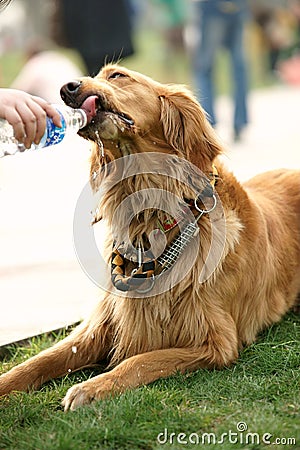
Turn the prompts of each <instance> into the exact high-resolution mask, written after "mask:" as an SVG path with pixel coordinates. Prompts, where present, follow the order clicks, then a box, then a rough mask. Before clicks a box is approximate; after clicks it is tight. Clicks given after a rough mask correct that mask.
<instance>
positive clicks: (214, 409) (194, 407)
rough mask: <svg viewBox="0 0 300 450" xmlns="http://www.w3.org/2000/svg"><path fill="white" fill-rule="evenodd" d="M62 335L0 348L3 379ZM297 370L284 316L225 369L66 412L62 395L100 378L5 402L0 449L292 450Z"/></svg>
mask: <svg viewBox="0 0 300 450" xmlns="http://www.w3.org/2000/svg"><path fill="white" fill-rule="evenodd" d="M64 334H65V332H61V333H59V334H58V335H54V334H52V335H44V336H41V337H36V338H34V339H32V340H31V341H30V342H29V344H28V345H26V346H17V345H13V346H11V347H9V348H7V349H6V350H7V352H6V356H5V360H4V361H3V362H2V364H0V372H4V371H6V370H8V369H9V368H10V367H12V366H13V365H15V364H17V363H19V362H21V361H23V360H24V359H25V358H27V357H29V356H32V355H34V354H36V353H37V352H38V351H40V350H41V349H43V348H45V347H47V346H49V345H50V344H51V342H52V341H53V340H54V339H55V340H57V339H60V338H62V337H63V335H64ZM299 366H300V319H299V317H297V316H296V315H294V314H293V313H290V314H288V315H287V316H286V317H285V318H284V319H283V320H282V321H281V322H280V323H279V324H276V325H273V326H272V327H271V328H269V329H268V330H266V331H265V332H264V333H262V334H261V336H260V337H259V339H258V340H257V342H256V343H255V344H253V345H252V346H250V347H248V348H246V349H245V350H244V351H243V352H242V353H241V355H240V358H239V360H238V362H237V363H236V364H235V365H234V366H232V367H231V368H228V369H225V370H220V371H208V370H199V371H197V372H194V373H190V374H185V375H181V374H177V375H175V376H173V377H170V378H168V379H164V380H159V381H157V382H155V383H152V384H151V385H149V386H143V387H140V388H139V389H136V390H134V391H128V392H126V393H125V394H123V395H120V396H118V397H116V398H111V399H108V400H105V401H100V402H96V403H94V404H92V405H90V406H86V407H83V408H81V409H78V410H76V411H75V412H68V413H64V412H63V410H62V407H61V404H60V402H61V399H62V397H63V396H64V394H65V393H66V391H67V389H68V388H69V387H70V386H72V385H73V384H74V383H77V382H80V381H83V380H85V379H87V378H89V377H91V376H93V375H94V374H96V373H98V371H97V372H95V371H89V370H86V371H82V372H78V373H76V374H72V375H70V376H67V377H65V378H63V379H58V380H55V381H52V382H50V383H47V384H46V385H44V386H43V387H42V388H41V389H40V390H39V391H37V392H32V393H30V394H25V393H18V394H15V395H12V396H10V397H9V398H5V399H2V400H1V403H0V449H1V450H2V449H11V450H38V449H39V450H56V449H59V450H67V449H68V450H69V449H70V450H89V449H116V450H118V449H145V450H146V449H170V448H172V449H181V448H189V449H192V448H200V449H202V448H216V449H224V450H226V449H253V450H254V449H261V448H267V447H269V445H267V443H268V442H270V443H274V445H272V446H271V448H276V449H289V448H291V449H292V448H293V449H299V448H300V429H299V423H300V403H299V387H300V367H299ZM101 370H103V368H99V371H101ZM263 441H265V443H264V442H263ZM275 443H276V445H275Z"/></svg>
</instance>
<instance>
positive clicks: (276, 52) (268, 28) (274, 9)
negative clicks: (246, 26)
mask: <svg viewBox="0 0 300 450" xmlns="http://www.w3.org/2000/svg"><path fill="white" fill-rule="evenodd" d="M251 8H252V12H253V17H254V20H255V21H256V23H257V24H258V26H259V27H260V30H261V34H262V36H263V41H264V44H265V46H266V49H267V53H268V66H267V68H268V70H269V72H270V73H271V74H276V71H277V69H278V67H277V65H278V62H279V61H280V58H281V57H282V54H283V53H284V51H285V50H287V49H289V48H290V47H291V45H292V42H293V29H294V26H293V25H294V20H293V18H292V15H291V12H290V11H289V9H288V8H286V7H285V6H284V5H283V3H282V1H280V2H279V1H277V2H271V1H269V2H266V1H265V2H262V3H261V2H260V1H258V0H256V1H253V2H252V4H251Z"/></svg>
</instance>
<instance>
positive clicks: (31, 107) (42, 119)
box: [0, 88, 62, 148]
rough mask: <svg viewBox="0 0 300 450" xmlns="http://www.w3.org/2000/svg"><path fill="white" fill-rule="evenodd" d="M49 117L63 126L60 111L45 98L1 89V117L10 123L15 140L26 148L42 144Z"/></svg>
mask: <svg viewBox="0 0 300 450" xmlns="http://www.w3.org/2000/svg"><path fill="white" fill-rule="evenodd" d="M47 116H48V117H50V118H51V119H52V120H53V122H54V124H55V125H56V126H58V127H61V126H62V124H61V120H60V115H59V113H58V111H56V109H55V108H54V107H53V106H52V105H50V104H49V103H48V102H47V101H46V100H44V99H43V98H40V97H36V96H33V95H30V94H28V93H27V92H23V91H19V90H17V89H5V88H0V117H1V118H2V119H5V120H7V121H8V122H9V123H10V125H11V126H12V127H13V129H14V135H15V138H16V139H17V140H18V141H19V142H22V143H23V144H24V145H25V147H26V148H30V147H31V144H32V143H33V142H34V143H35V144H38V143H39V142H40V140H41V138H42V137H43V135H44V132H45V129H46V117H47Z"/></svg>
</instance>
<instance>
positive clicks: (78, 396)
mask: <svg viewBox="0 0 300 450" xmlns="http://www.w3.org/2000/svg"><path fill="white" fill-rule="evenodd" d="M94 398H95V395H94V391H93V389H91V388H90V387H89V386H86V382H84V383H80V384H76V385H75V386H73V387H71V388H70V389H69V390H68V392H67V394H66V396H65V398H64V399H63V401H62V405H63V407H64V410H65V411H68V410H69V409H70V410H71V411H74V409H76V408H78V407H79V406H82V405H87V404H89V403H91V402H92V401H93V400H94Z"/></svg>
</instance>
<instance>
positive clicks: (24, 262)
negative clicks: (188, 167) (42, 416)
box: [0, 86, 300, 346]
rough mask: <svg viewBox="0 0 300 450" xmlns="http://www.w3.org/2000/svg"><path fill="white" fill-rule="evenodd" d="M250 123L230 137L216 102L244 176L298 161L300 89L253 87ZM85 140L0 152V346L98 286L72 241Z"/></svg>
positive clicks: (224, 103)
mask: <svg viewBox="0 0 300 450" xmlns="http://www.w3.org/2000/svg"><path fill="white" fill-rule="evenodd" d="M249 104H250V116H251V124H250V126H249V128H248V130H247V131H246V132H245V135H244V138H243V140H242V141H241V142H239V143H232V141H231V137H230V134H229V132H228V130H231V121H230V117H231V103H230V101H229V100H228V99H227V98H221V99H220V100H219V102H218V115H219V121H220V125H219V126H218V130H217V131H218V134H219V135H220V137H221V138H222V140H223V141H224V142H225V145H226V148H227V152H226V157H224V159H225V161H226V164H227V165H228V167H229V168H230V169H232V171H233V172H234V173H235V174H236V175H237V177H238V178H239V179H240V180H244V179H247V178H249V177H250V176H252V175H254V174H255V173H258V172H262V171H264V170H268V169H272V168H277V167H292V168H293V167H299V168H300V88H290V87H282V86H279V87H275V88H272V89H268V90H262V91H255V92H253V93H252V94H251V96H250V99H249ZM88 157H89V151H88V144H87V143H86V142H84V141H83V140H81V139H80V138H78V137H75V138H74V141H73V142H72V145H70V143H68V144H64V143H63V144H59V145H58V146H56V147H53V148H52V149H47V150H43V151H40V152H32V153H27V154H23V155H17V156H14V157H6V158H2V159H0V308H1V313H0V346H1V345H5V344H8V343H10V342H14V341H18V340H21V339H24V338H27V337H30V336H33V335H36V334H39V333H42V332H45V331H49V330H53V329H57V328H60V327H64V326H67V325H68V324H71V323H74V322H76V321H78V320H80V319H81V318H82V317H84V316H85V315H86V314H88V312H89V311H90V309H91V308H92V307H93V305H95V303H96V302H97V298H99V295H100V293H99V289H98V288H97V287H96V286H95V285H94V284H93V283H92V282H91V281H90V279H89V278H88V277H87V276H86V275H85V273H84V272H83V271H82V269H81V267H80V265H79V263H78V261H77V259H76V255H75V251H74V248H73V233H72V227H73V215H74V209H75V205H76V202H77V199H78V197H79V194H80V192H81V190H82V188H83V187H84V186H85V184H86V183H87V180H88V170H89V169H88Z"/></svg>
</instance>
